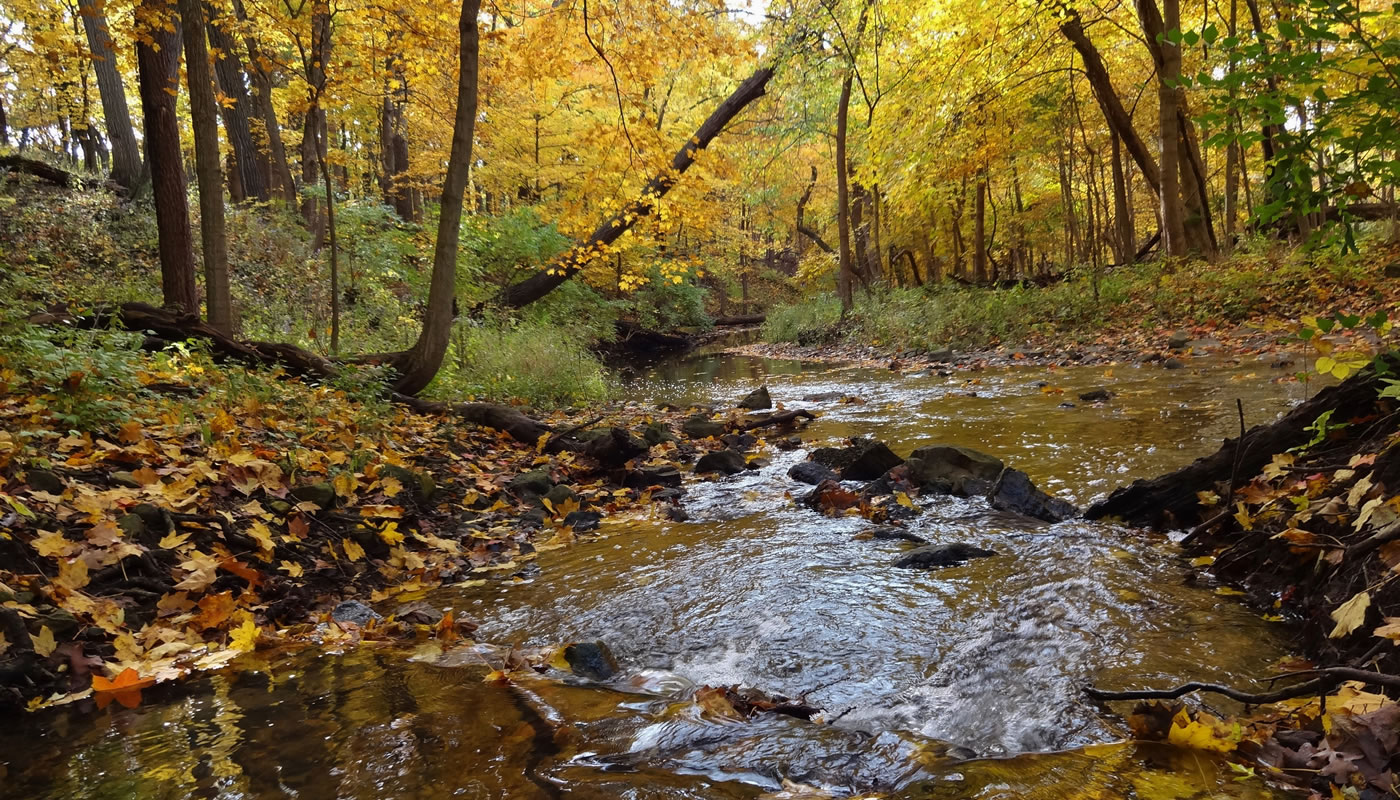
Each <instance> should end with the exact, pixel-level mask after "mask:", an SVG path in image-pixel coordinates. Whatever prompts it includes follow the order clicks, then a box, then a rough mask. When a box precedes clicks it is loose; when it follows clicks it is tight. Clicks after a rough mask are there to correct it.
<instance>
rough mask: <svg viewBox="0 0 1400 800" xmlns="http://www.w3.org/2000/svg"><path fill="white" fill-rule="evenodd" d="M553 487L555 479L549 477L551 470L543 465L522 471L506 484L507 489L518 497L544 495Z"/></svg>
mask: <svg viewBox="0 0 1400 800" xmlns="http://www.w3.org/2000/svg"><path fill="white" fill-rule="evenodd" d="M553 488H554V481H552V480H550V479H549V470H548V469H546V468H543V467H541V468H540V469H532V470H530V471H529V472H522V473H520V474H519V475H516V476H515V477H514V478H511V479H510V483H507V484H506V491H508V492H510V493H511V494H513V495H515V496H516V497H542V496H544V495H546V494H549V490H550V489H553Z"/></svg>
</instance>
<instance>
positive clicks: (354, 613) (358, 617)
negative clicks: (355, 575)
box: [331, 600, 384, 627]
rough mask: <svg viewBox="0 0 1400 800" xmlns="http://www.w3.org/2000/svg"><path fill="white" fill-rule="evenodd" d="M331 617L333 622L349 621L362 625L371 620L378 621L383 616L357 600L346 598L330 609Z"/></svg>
mask: <svg viewBox="0 0 1400 800" xmlns="http://www.w3.org/2000/svg"><path fill="white" fill-rule="evenodd" d="M331 619H332V620H334V621H335V622H351V623H354V624H356V625H359V626H360V627H364V626H366V625H368V624H370V623H371V622H378V621H380V620H382V619H384V617H382V616H380V614H379V612H377V611H375V610H374V609H372V608H370V607H369V606H367V605H365V604H364V603H361V602H360V601H359V600H346V601H345V602H343V603H341V604H340V605H338V606H336V607H335V608H333V609H331Z"/></svg>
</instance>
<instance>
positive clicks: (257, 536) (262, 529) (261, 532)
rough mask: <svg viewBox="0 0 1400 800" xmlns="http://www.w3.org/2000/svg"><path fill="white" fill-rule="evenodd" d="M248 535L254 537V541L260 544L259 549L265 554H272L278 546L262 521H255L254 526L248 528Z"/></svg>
mask: <svg viewBox="0 0 1400 800" xmlns="http://www.w3.org/2000/svg"><path fill="white" fill-rule="evenodd" d="M248 535H249V536H251V537H253V541H255V542H257V543H258V547H259V548H260V549H261V550H262V551H263V552H264V553H271V552H272V548H273V547H275V546H276V545H275V544H274V543H273V541H272V531H271V530H269V529H268V527H267V524H266V523H264V522H263V521H262V520H254V521H253V524H252V525H250V526H248Z"/></svg>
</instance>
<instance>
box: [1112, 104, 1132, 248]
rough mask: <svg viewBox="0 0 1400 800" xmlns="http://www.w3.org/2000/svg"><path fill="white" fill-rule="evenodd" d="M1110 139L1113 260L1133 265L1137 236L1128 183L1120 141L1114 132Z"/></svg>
mask: <svg viewBox="0 0 1400 800" xmlns="http://www.w3.org/2000/svg"><path fill="white" fill-rule="evenodd" d="M1110 138H1111V139H1112V141H1113V149H1112V151H1111V152H1110V154H1111V155H1112V156H1113V260H1114V261H1115V262H1117V263H1119V264H1131V263H1133V257H1134V256H1135V255H1136V253H1135V251H1136V250H1137V236H1136V235H1135V234H1134V233H1133V220H1132V212H1130V211H1129V210H1128V209H1129V205H1130V203H1131V200H1130V199H1129V197H1128V181H1127V177H1126V176H1125V175H1124V174H1123V153H1122V140H1121V139H1120V138H1119V136H1118V133H1117V132H1116V131H1114V132H1112V133H1111V135H1110Z"/></svg>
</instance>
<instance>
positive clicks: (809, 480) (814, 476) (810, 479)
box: [788, 461, 840, 486]
mask: <svg viewBox="0 0 1400 800" xmlns="http://www.w3.org/2000/svg"><path fill="white" fill-rule="evenodd" d="M788 477H789V478H792V479H793V480H795V481H798V482H801V483H806V484H810V485H812V486H816V485H817V484H819V483H821V482H822V481H834V480H837V479H839V478H840V476H839V475H837V474H836V473H835V472H834V471H833V470H832V469H831V468H830V467H828V466H826V465H825V464H818V463H817V462H815V461H799V462H797V463H796V464H793V465H792V469H790V470H788Z"/></svg>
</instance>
